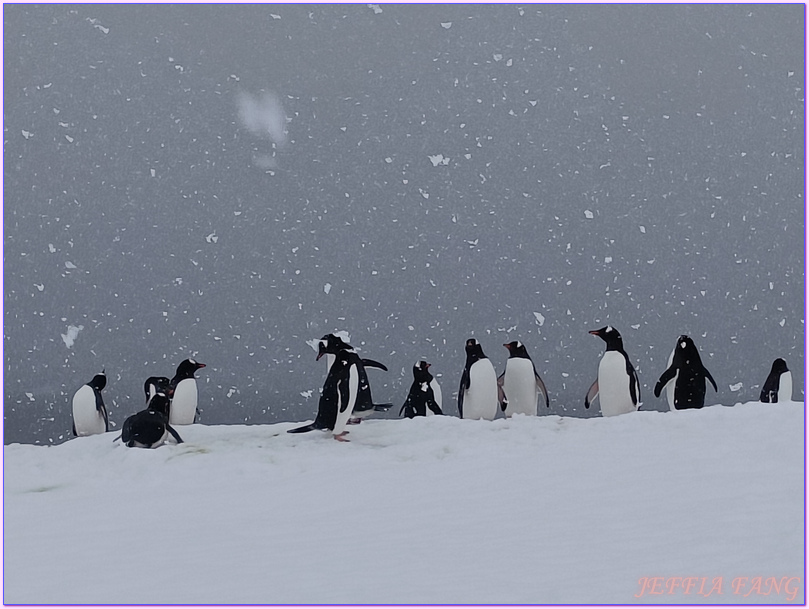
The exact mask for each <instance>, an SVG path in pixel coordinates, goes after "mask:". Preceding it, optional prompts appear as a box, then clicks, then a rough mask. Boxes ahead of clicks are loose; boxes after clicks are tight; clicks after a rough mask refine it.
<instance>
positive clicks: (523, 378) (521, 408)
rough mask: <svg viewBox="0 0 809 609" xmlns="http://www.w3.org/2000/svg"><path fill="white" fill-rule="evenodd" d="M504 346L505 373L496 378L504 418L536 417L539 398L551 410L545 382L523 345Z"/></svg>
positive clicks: (518, 343)
mask: <svg viewBox="0 0 809 609" xmlns="http://www.w3.org/2000/svg"><path fill="white" fill-rule="evenodd" d="M503 346H504V347H505V348H506V349H508V360H507V361H506V370H505V372H503V374H501V375H500V376H499V377H498V378H497V385H498V388H499V394H498V398H499V400H500V408H502V410H503V413H504V414H505V415H506V416H507V417H510V416H512V415H515V414H526V415H533V416H536V414H537V403H538V402H539V396H540V395H542V397H543V398H544V400H543V401H544V402H545V407H546V408H549V407H550V400H549V399H548V390H547V389H546V388H545V383H543V382H542V378H540V376H539V373H538V372H537V369H536V366H534V362H533V360H531V357H530V356H529V355H528V350H527V349H526V348H525V345H523V344H522V343H521V342H520V341H517V340H514V341H511V342H510V343H506V344H504V345H503Z"/></svg>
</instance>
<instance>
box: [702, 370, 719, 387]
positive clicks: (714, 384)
mask: <svg viewBox="0 0 809 609" xmlns="http://www.w3.org/2000/svg"><path fill="white" fill-rule="evenodd" d="M702 369H703V370H704V371H705V378H706V379H708V380H709V381H711V385H713V390H714V391H716V392H717V393H719V389H718V388H717V386H716V381H715V380H713V376H711V373H710V372H708V369H707V368H706V367H704V366H703V367H702Z"/></svg>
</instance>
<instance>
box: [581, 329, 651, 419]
mask: <svg viewBox="0 0 809 609" xmlns="http://www.w3.org/2000/svg"><path fill="white" fill-rule="evenodd" d="M590 334H592V335H593V336H598V337H599V338H600V339H602V340H603V341H604V342H605V343H607V349H606V351H605V352H604V355H603V356H602V357H601V361H600V362H599V364H598V376H597V377H596V380H595V382H594V383H593V384H592V385H591V386H590V389H589V391H588V392H587V395H586V396H585V398H584V407H585V408H590V404H591V403H592V402H593V401H594V400H595V399H596V397H598V401H599V403H600V404H601V415H602V416H605V417H612V416H615V415H619V414H626V413H628V412H635V411H636V410H637V409H638V404H639V402H640V383H639V382H638V373H637V372H635V367H634V366H633V365H632V362H630V361H629V356H628V355H627V354H626V351H624V341H623V339H622V338H621V333H620V332H618V330H616V329H615V328H613V327H612V326H604V327H603V328H601V329H600V330H591V331H590Z"/></svg>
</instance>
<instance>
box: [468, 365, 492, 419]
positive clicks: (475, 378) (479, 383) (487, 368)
mask: <svg viewBox="0 0 809 609" xmlns="http://www.w3.org/2000/svg"><path fill="white" fill-rule="evenodd" d="M496 416H497V373H496V372H495V371H494V366H493V365H492V363H491V361H489V360H488V359H481V360H478V361H476V362H475V363H474V364H472V367H471V368H470V369H469V389H467V390H466V392H465V393H464V398H463V418H464V419H486V420H487V421H493V420H494V417H496Z"/></svg>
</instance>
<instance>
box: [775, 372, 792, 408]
mask: <svg viewBox="0 0 809 609" xmlns="http://www.w3.org/2000/svg"><path fill="white" fill-rule="evenodd" d="M778 401H779V402H791V401H792V372H790V371H789V370H787V371H786V372H784V373H783V374H782V375H781V379H780V381H779V383H778Z"/></svg>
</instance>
